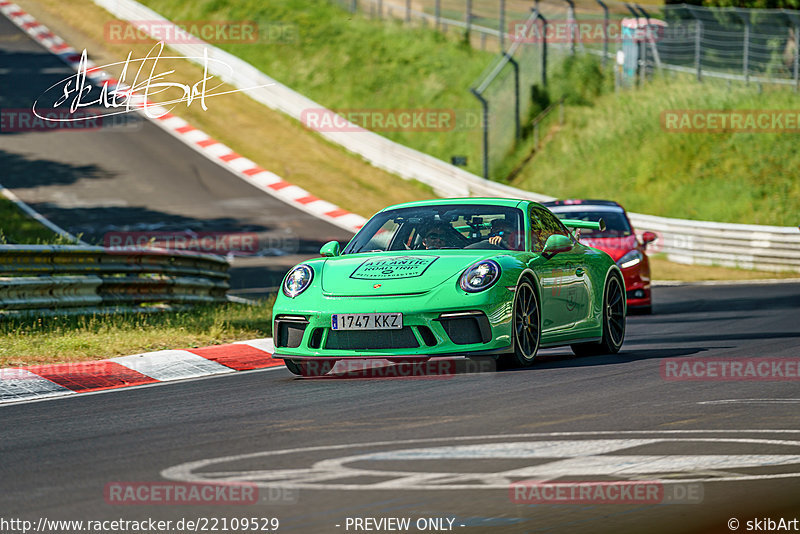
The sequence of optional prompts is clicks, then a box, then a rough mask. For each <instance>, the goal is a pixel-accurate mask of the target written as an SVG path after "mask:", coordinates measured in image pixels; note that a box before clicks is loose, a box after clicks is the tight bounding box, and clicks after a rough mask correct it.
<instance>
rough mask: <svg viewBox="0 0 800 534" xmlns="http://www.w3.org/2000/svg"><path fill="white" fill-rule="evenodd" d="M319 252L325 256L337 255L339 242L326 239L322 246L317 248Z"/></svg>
mask: <svg viewBox="0 0 800 534" xmlns="http://www.w3.org/2000/svg"><path fill="white" fill-rule="evenodd" d="M319 253H320V254H322V255H323V256H325V257H326V258H332V257H334V256H338V255H339V242H338V241H328V242H327V243H325V244H324V245H322V248H321V249H319Z"/></svg>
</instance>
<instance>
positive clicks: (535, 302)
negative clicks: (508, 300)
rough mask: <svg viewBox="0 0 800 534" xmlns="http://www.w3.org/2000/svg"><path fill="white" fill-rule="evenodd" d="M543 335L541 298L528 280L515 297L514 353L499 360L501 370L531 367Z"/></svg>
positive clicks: (519, 286) (512, 331)
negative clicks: (540, 308) (540, 309)
mask: <svg viewBox="0 0 800 534" xmlns="http://www.w3.org/2000/svg"><path fill="white" fill-rule="evenodd" d="M541 333H542V322H541V314H540V313H539V297H538V296H537V295H536V291H535V290H534V288H533V285H532V284H531V283H530V282H529V281H528V280H522V281H521V282H520V283H519V285H517V291H516V294H515V295H514V316H513V319H512V325H511V336H512V338H513V348H514V351H513V352H511V353H509V354H504V355H502V356H500V357H499V358H498V359H497V367H498V368H499V369H513V368H516V367H530V366H531V365H533V360H534V359H535V358H536V353H537V352H538V350H539V340H540V338H541Z"/></svg>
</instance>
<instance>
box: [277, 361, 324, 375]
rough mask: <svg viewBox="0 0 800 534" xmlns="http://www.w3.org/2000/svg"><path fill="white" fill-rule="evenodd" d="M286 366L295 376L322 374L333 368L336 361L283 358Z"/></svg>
mask: <svg viewBox="0 0 800 534" xmlns="http://www.w3.org/2000/svg"><path fill="white" fill-rule="evenodd" d="M283 363H285V364H286V368H287V369H288V370H289V371H290V372H291V373H292V374H295V375H297V376H324V375H326V374H328V373H329V372H330V370H331V369H333V366H334V365H336V361H335V360H333V361H331V360H322V359H320V360H289V359H286V360H283Z"/></svg>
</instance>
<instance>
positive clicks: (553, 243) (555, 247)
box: [542, 234, 572, 256]
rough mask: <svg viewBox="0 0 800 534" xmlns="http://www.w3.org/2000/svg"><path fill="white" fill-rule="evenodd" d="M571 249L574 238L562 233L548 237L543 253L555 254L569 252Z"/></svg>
mask: <svg viewBox="0 0 800 534" xmlns="http://www.w3.org/2000/svg"><path fill="white" fill-rule="evenodd" d="M570 250H572V240H571V239H570V238H568V237H567V236H565V235H561V234H553V235H551V236H550V237H548V238H547V241H546V242H545V244H544V250H543V251H542V253H543V254H545V255H547V256H555V255H556V254H558V253H559V252H568V251H570Z"/></svg>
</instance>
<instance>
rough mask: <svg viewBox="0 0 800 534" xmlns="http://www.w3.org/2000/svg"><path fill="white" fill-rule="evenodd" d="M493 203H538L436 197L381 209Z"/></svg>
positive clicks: (490, 198)
mask: <svg viewBox="0 0 800 534" xmlns="http://www.w3.org/2000/svg"><path fill="white" fill-rule="evenodd" d="M486 204H488V205H491V206H506V207H521V206H522V205H524V204H536V202H534V201H532V200H522V199H519V198H497V197H465V198H434V199H430V200H416V201H414V202H404V203H402V204H395V205H393V206H387V207H386V208H383V209H382V210H381V211H386V210H393V209H398V208H417V207H425V206H447V205H462V206H463V205H486Z"/></svg>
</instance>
